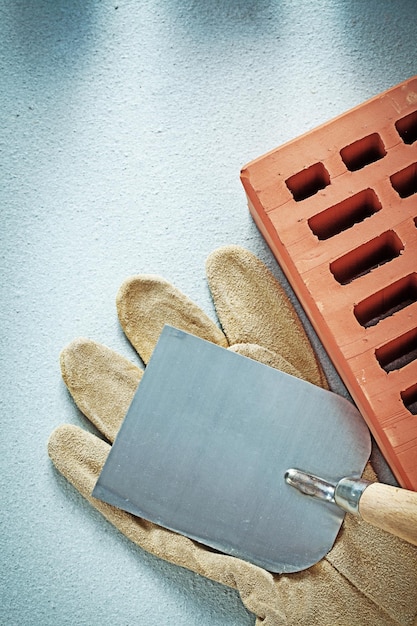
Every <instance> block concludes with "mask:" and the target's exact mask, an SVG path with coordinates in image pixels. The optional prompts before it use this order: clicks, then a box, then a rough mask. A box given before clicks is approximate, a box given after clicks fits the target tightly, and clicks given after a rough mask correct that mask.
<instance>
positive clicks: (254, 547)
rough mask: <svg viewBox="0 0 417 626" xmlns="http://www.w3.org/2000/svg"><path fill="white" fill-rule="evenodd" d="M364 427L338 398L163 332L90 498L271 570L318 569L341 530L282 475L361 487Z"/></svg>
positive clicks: (366, 441) (329, 509) (329, 511)
mask: <svg viewBox="0 0 417 626" xmlns="http://www.w3.org/2000/svg"><path fill="white" fill-rule="evenodd" d="M370 449H371V441H370V435H369V431H368V428H367V427H366V425H365V422H364V420H363V419H362V417H361V415H360V413H359V412H358V411H357V409H356V408H355V407H354V406H353V404H351V403H350V402H348V401H347V400H345V399H344V398H342V397H340V396H338V395H335V394H333V393H331V392H328V391H325V390H323V389H320V388H319V387H316V386H314V385H311V384H310V383H307V382H304V381H302V380H300V379H298V378H295V377H293V376H289V375H287V374H284V373H283V372H280V371H278V370H275V369H273V368H271V367H268V366H266V365H263V364H260V363H258V362H256V361H254V360H252V359H249V358H246V357H243V356H240V355H238V354H236V353H234V352H231V351H229V350H226V349H224V348H221V347H219V346H217V345H215V344H212V343H209V342H207V341H205V340H203V339H200V338H198V337H195V336H193V335H191V334H188V333H186V332H183V331H181V330H177V329H175V328H172V327H170V326H165V328H164V330H163V332H162V334H161V337H160V339H159V341H158V344H157V346H156V348H155V350H154V353H153V355H152V357H151V360H150V363H149V365H148V367H147V368H146V371H145V374H144V376H143V378H142V381H141V383H140V385H139V387H138V390H137V392H136V394H135V396H134V398H133V401H132V404H131V406H130V408H129V410H128V413H127V415H126V418H125V420H124V422H123V424H122V427H121V429H120V431H119V434H118V435H117V438H116V441H115V443H114V445H113V447H112V449H111V452H110V454H109V456H108V459H107V461H106V463H105V465H104V468H103V470H102V472H101V475H100V477H99V479H98V482H97V484H96V487H95V489H94V492H93V496H94V497H96V498H99V499H101V500H104V501H105V502H108V503H109V504H112V505H115V506H116V507H119V508H121V509H124V510H126V511H129V512H130V513H133V514H134V515H137V516H139V517H142V518H145V519H147V520H149V521H152V522H154V523H156V524H158V525H161V526H163V527H166V528H169V529H171V530H174V531H176V532H178V533H181V534H183V535H186V536H187V537H190V538H191V539H194V540H196V541H198V542H201V543H203V544H205V545H207V546H210V547H211V548H214V549H216V550H219V551H221V552H224V553H226V554H229V555H233V556H236V557H239V558H241V559H245V560H247V561H249V562H251V563H254V564H256V565H259V566H261V567H263V568H265V569H267V570H269V571H271V572H295V571H300V570H303V569H305V568H307V567H309V566H311V565H313V564H314V563H316V562H317V561H319V560H320V559H321V558H322V557H323V556H324V555H325V554H326V553H327V552H328V551H329V550H330V549H331V547H332V545H333V543H334V541H335V538H336V536H337V533H338V531H339V529H340V526H341V523H342V521H343V516H344V514H343V512H342V511H341V510H340V509H339V507H337V506H336V505H332V504H328V503H323V502H320V501H317V500H315V499H312V498H306V497H305V496H303V495H302V494H300V493H298V492H297V491H296V490H295V489H293V488H292V487H290V486H289V485H287V484H286V482H285V480H284V475H285V472H286V470H287V469H288V468H289V467H308V468H309V471H311V472H312V473H315V474H317V475H319V476H322V477H323V478H325V479H328V480H330V481H335V480H337V479H338V478H341V477H344V476H356V477H359V476H360V475H361V473H362V471H363V469H364V467H365V464H366V462H367V460H368V457H369V455H370Z"/></svg>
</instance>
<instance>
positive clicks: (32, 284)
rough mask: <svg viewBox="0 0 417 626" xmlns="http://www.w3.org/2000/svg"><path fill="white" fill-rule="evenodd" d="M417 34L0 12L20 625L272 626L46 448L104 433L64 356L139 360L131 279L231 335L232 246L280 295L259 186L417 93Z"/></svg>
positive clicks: (65, 8) (395, 8)
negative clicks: (129, 298)
mask: <svg viewBox="0 0 417 626" xmlns="http://www.w3.org/2000/svg"><path fill="white" fill-rule="evenodd" d="M416 27H417V11H416V6H415V1H414V0H397V1H396V2H394V1H393V0H368V1H367V2H362V1H361V0H350V1H348V0H345V1H343V0H316V1H315V2H309V1H307V0H305V1H304V2H303V1H302V0H292V1H291V0H282V1H280V0H275V1H274V0H258V1H255V0H251V1H246V0H240V1H238V0H235V1H233V0H228V1H225V0H213V1H208V2H207V1H206V0H205V1H203V0H194V1H192V0H190V1H183V2H181V1H180V0H147V1H146V0H143V1H141V2H137V1H136V2H134V1H133V0H113V1H109V2H107V1H101V2H100V1H98V0H73V1H72V2H71V1H70V0H66V1H65V0H14V1H13V2H6V1H5V0H1V1H0V42H1V57H0V67H1V83H0V84H1V89H0V119H1V125H0V133H1V139H0V145H1V159H0V178H1V192H0V193H1V204H0V207H1V209H0V210H1V247H0V251H1V270H2V281H1V310H0V321H1V339H0V348H1V395H0V402H1V428H2V430H1V433H2V437H1V444H0V445H1V456H0V459H1V460H0V463H1V471H0V476H1V478H0V480H1V487H2V490H1V528H0V529H1V534H0V537H1V539H0V544H1V554H2V574H1V576H2V579H1V590H0V605H1V615H0V622H1V624H4V625H5V626H27V625H32V624H33V625H40V626H52V625H53V626H64V625H67V624H68V625H69V624H71V625H81V624H83V625H84V624H86V625H89V626H95V625H101V626H107V625H109V626H110V625H112V626H130V625H137V624H147V625H151V626H157V625H158V626H159V625H169V624H172V625H175V626H193V625H195V626H197V625H199V626H201V624H205V625H207V626H216V625H219V626H220V625H221V626H237V625H239V626H244V625H249V624H254V623H255V618H254V616H253V615H251V614H249V613H248V612H247V611H246V610H245V608H244V607H243V605H242V604H241V602H240V599H239V597H238V595H237V593H235V592H234V591H232V590H230V589H227V588H224V587H222V586H220V585H217V584H214V583H212V582H210V581H207V580H205V579H203V578H201V577H199V576H196V575H194V574H192V573H190V572H187V571H186V570H184V569H180V568H177V567H175V566H172V565H170V564H167V563H164V562H162V561H160V560H158V559H157V558H155V557H152V556H150V555H148V554H146V553H144V552H143V551H142V550H140V549H139V548H136V547H134V546H132V545H131V544H130V543H129V542H128V541H127V540H125V538H124V537H123V536H121V535H120V534H119V533H118V532H117V531H115V530H114V529H113V528H112V527H111V526H110V525H109V524H108V523H107V522H106V521H105V520H104V519H102V518H101V516H100V515H99V514H98V513H96V512H94V511H93V510H91V508H90V507H89V506H88V504H87V503H85V502H84V501H83V499H82V498H81V497H80V496H79V495H78V493H77V492H76V491H75V490H74V489H73V488H72V487H70V486H69V485H68V484H67V483H66V481H65V480H64V479H62V478H61V477H60V476H59V475H58V474H57V473H56V472H55V471H54V469H53V467H52V466H51V463H50V462H49V459H48V457H47V453H46V442H47V439H48V436H49V433H50V432H51V431H52V430H53V428H55V427H56V426H57V425H58V424H60V423H61V422H72V423H74V424H79V425H82V426H83V427H85V428H88V424H87V421H86V420H85V419H84V418H83V416H82V415H81V414H80V413H79V411H78V410H77V409H76V408H75V406H74V404H73V402H72V401H71V398H70V396H69V395H68V393H67V392H66V389H65V386H64V384H63V382H62V381H61V378H60V372H59V366H58V356H59V352H60V350H61V348H62V347H63V346H64V345H66V344H67V343H68V342H69V341H71V340H72V339H73V338H74V337H76V336H79V335H83V336H87V337H90V338H92V339H95V340H97V341H100V342H102V343H105V344H106V345H108V346H110V347H111V348H113V349H116V350H118V351H119V352H121V353H122V354H124V355H125V356H127V357H129V358H131V359H132V360H133V361H135V362H137V361H138V359H137V357H136V356H135V354H134V352H133V350H132V348H131V347H130V345H129V344H128V342H127V340H126V339H125V338H124V336H123V333H122V332H121V330H120V328H119V325H118V321H117V317H116V311H115V304H114V299H115V295H116V292H117V289H118V287H119V285H120V283H121V282H122V280H123V279H124V278H126V277H127V276H129V275H131V274H133V273H138V272H149V273H158V274H161V275H163V276H164V277H165V278H167V279H168V280H170V281H172V282H173V283H174V284H175V285H176V286H177V287H179V288H180V289H182V290H183V291H184V292H186V293H187V294H188V295H189V296H191V297H192V298H193V299H194V300H195V301H196V302H197V303H198V304H199V305H201V306H202V307H203V308H204V309H205V310H206V311H207V312H208V313H209V314H210V315H211V316H212V317H213V318H214V311H213V306H212V303H211V300H210V295H209V292H208V289H207V286H206V282H205V277H204V260H205V257H206V256H207V255H208V254H209V252H211V251H212V250H213V249H215V248H216V247H218V246H220V245H223V244H227V243H237V244H240V245H242V246H245V247H247V248H248V249H250V250H252V251H253V252H254V253H256V254H257V255H258V256H259V257H260V258H261V259H262V260H263V261H264V262H266V263H267V265H268V266H269V267H270V268H271V269H272V270H273V272H274V273H275V275H276V276H277V277H279V278H282V275H281V272H280V270H279V268H278V266H277V264H276V263H275V261H274V259H273V257H272V255H271V253H270V251H269V250H268V248H267V246H266V244H265V243H264V241H263V240H262V238H261V236H260V234H259V233H258V231H257V229H256V227H255V226H254V224H253V222H252V220H251V218H250V216H249V213H248V211H247V208H246V202H245V196H244V193H243V189H242V187H241V184H240V181H239V170H240V168H241V167H242V166H243V165H244V164H245V163H246V162H248V161H249V160H251V159H253V158H255V157H257V156H260V155H261V154H263V153H264V152H266V151H267V150H269V149H272V148H274V147H275V146H277V145H280V144H281V143H283V142H284V141H286V140H289V139H291V138H293V137H296V136H298V135H299V134H301V133H302V132H304V131H307V130H309V129H311V128H313V127H314V126H316V125H317V124H319V123H321V122H324V121H326V120H328V119H330V118H332V117H334V116H335V115H337V114H339V113H342V112H343V111H345V110H347V109H348V108H351V107H352V106H354V105H356V104H359V103H361V102H362V101H363V100H365V99H367V98H369V97H371V96H373V95H375V94H377V93H379V92H380V91H382V90H384V89H387V88H389V87H391V86H393V85H394V84H396V83H398V82H400V81H402V80H405V79H406V78H408V77H410V76H412V75H413V74H415V73H416V67H417V64H416V56H417V55H416V47H415V41H416ZM284 283H285V281H284ZM303 319H304V318H303ZM309 332H311V331H310V330H309ZM320 354H321V356H322V358H323V360H324V362H325V365H326V368H327V371H328V372H329V373H330V375H331V379H332V381H333V384H334V388H335V390H337V391H340V392H342V393H343V386H342V385H341V384H340V381H338V379H337V376H335V374H334V372H333V370H332V368H331V366H330V364H329V362H328V360H327V359H326V356H325V355H324V353H323V351H322V350H321V351H320Z"/></svg>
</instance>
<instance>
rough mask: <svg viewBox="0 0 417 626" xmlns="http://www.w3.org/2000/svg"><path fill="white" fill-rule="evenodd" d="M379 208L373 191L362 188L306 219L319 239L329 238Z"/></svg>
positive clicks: (361, 220)
mask: <svg viewBox="0 0 417 626" xmlns="http://www.w3.org/2000/svg"><path fill="white" fill-rule="evenodd" d="M380 209H381V203H380V201H379V199H378V196H377V195H376V193H375V191H374V190H373V189H364V191H361V192H360V193H357V194H355V195H354V196H351V197H350V198H347V199H346V200H343V201H342V202H339V203H338V204H335V205H334V206H332V207H330V208H329V209H326V210H325V211H322V212H321V213H318V214H317V215H314V216H313V217H311V218H310V219H309V220H308V225H309V227H310V229H311V230H312V232H313V233H314V234H315V235H316V236H317V237H318V238H319V239H320V240H324V239H329V238H330V237H333V236H334V235H338V234H339V233H341V232H343V231H344V230H348V229H349V228H351V227H352V226H354V224H358V223H359V222H363V221H364V220H365V219H366V218H367V217H371V215H373V214H374V213H376V212H377V211H379V210H380Z"/></svg>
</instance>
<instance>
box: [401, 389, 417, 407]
mask: <svg viewBox="0 0 417 626" xmlns="http://www.w3.org/2000/svg"><path fill="white" fill-rule="evenodd" d="M401 400H402V401H403V403H404V406H405V408H406V409H407V410H408V411H410V413H412V414H413V415H417V384H415V385H412V386H411V387H409V388H408V389H406V390H405V391H402V392H401Z"/></svg>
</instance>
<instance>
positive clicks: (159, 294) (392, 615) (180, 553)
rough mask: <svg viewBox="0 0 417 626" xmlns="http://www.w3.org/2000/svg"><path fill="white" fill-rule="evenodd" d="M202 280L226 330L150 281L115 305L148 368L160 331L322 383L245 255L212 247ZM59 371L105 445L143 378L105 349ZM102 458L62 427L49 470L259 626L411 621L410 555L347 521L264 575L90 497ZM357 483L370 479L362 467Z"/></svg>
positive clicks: (414, 610) (78, 349)
mask: <svg viewBox="0 0 417 626" xmlns="http://www.w3.org/2000/svg"><path fill="white" fill-rule="evenodd" d="M207 276H208V282H209V286H210V290H211V293H212V296H213V300H214V303H215V307H216V311H217V314H218V317H219V320H220V323H221V327H222V329H223V332H222V331H221V330H220V329H219V328H218V327H217V326H216V325H215V324H214V323H213V322H212V321H211V320H210V319H209V318H208V317H207V316H206V315H205V314H204V313H203V312H202V311H201V310H200V309H199V308H198V307H197V306H196V305H195V304H194V303H193V302H191V301H190V300H189V299H188V298H186V297H185V296H184V295H182V294H181V293H180V292H179V291H177V290H176V289H175V288H174V287H172V286H171V285H170V284H168V283H167V282H165V281H164V280H162V279H161V278H158V277H155V276H148V275H146V276H143V275H142V276H136V277H133V278H130V279H128V280H127V281H125V283H124V284H123V285H122V287H121V289H120V291H119V294H118V297H117V309H118V314H119V319H120V322H121V325H122V327H123V329H124V331H125V333H126V335H127V336H128V338H129V339H130V341H131V343H132V344H133V346H134V347H135V348H136V350H137V351H138V353H139V355H140V356H141V358H142V359H143V361H144V363H145V364H146V363H147V362H148V360H149V357H150V355H151V353H152V350H153V348H154V346H155V344H156V342H157V339H158V337H159V334H160V332H161V330H162V328H163V325H164V324H165V323H168V324H171V325H173V326H176V327H178V328H181V329H183V330H186V331H189V332H191V333H193V334H196V335H199V336H200V337H202V338H204V339H208V340H209V341H213V342H215V343H217V344H219V345H221V346H225V347H229V348H230V349H231V350H234V351H236V352H240V353H242V354H244V355H246V356H250V357H252V358H255V359H258V360H261V361H263V362H265V363H267V364H269V365H272V366H274V367H277V368H279V369H282V370H284V371H286V372H287V373H290V374H293V375H296V376H299V377H302V378H305V379H307V380H309V381H310V382H312V383H315V384H317V385H321V386H323V387H326V386H327V382H326V379H325V376H324V374H323V371H322V369H321V367H320V365H319V363H318V361H317V359H316V356H315V354H314V352H313V349H312V347H311V345H310V343H309V341H308V338H307V335H306V333H305V331H304V329H303V327H302V325H301V323H300V321H299V319H298V317H297V315H296V314H295V311H294V310H293V307H292V305H291V304H290V302H289V301H288V298H287V297H286V295H285V292H284V291H283V289H282V287H281V286H280V285H279V284H278V283H277V282H276V280H275V279H274V278H273V276H272V275H271V274H270V272H269V271H268V270H267V269H266V267H265V266H264V265H263V264H262V263H261V262H260V261H259V260H258V259H256V258H255V257H254V256H253V255H252V254H251V253H249V252H247V251H245V250H243V249H242V248H239V247H236V246H228V247H225V248H222V249H220V250H217V251H215V252H214V253H213V254H212V255H210V257H209V258H208V260H207ZM61 367H62V375H63V378H64V381H65V383H66V384H67V386H68V389H69V391H70V392H71V394H72V396H73V398H74V400H75V402H76V404H77V406H78V407H79V408H80V409H81V411H82V412H83V413H84V414H85V415H86V416H87V418H88V419H89V420H91V422H92V423H93V424H94V425H95V426H96V427H97V428H98V430H99V431H100V432H101V433H102V434H103V435H104V436H105V437H106V439H107V440H108V441H109V442H110V443H111V442H112V441H113V440H114V437H115V435H116V433H117V431H118V429H119V427H120V425H121V423H122V420H123V418H124V415H125V414H126V411H127V409H128V407H129V404H130V402H131V399H132V396H133V394H134V392H135V389H136V387H137V385H138V383H139V381H140V378H141V376H142V371H141V370H140V369H138V368H137V367H136V366H135V365H133V364H131V363H130V362H129V361H127V360H126V359H125V358H123V357H121V356H120V355H118V354H116V353H115V352H113V351H112V350H110V349H108V348H106V347H105V346H103V345H100V344H97V343H95V342H93V341H89V340H87V339H78V340H76V341H74V342H73V343H71V344H70V345H69V346H68V347H67V348H66V349H64V350H63V352H62V355H61ZM109 450H110V445H109V444H108V443H106V442H104V441H103V440H102V439H99V438H98V437H95V436H94V435H92V434H89V433H87V432H85V431H83V430H82V429H80V428H78V427H76V426H71V425H63V426H60V427H59V428H57V429H56V430H55V431H54V432H53V433H52V435H51V437H50V439H49V443H48V451H49V455H50V457H51V459H52V461H53V463H54V464H55V466H56V467H57V468H58V470H59V471H60V472H61V473H62V474H63V475H64V476H65V477H66V478H67V479H68V480H69V481H70V482H71V483H72V484H73V485H74V486H75V487H76V488H77V489H78V490H79V491H80V493H81V494H82V495H83V496H84V497H85V498H86V499H87V500H88V501H89V502H90V503H91V504H92V505H93V506H94V507H95V508H96V509H98V510H99V511H100V512H101V513H102V514H103V515H104V516H105V517H106V518H107V519H108V520H109V521H110V522H111V523H112V524H114V526H116V527H117V528H118V529H119V530H120V531H121V532H122V533H124V534H125V535H126V536H127V537H128V538H130V539H131V540H132V541H134V542H135V543H136V544H138V545H139V546H141V547H142V548H144V549H145V550H147V551H149V552H151V553H153V554H155V555H157V556H159V557H161V558H163V559H166V560H168V561H171V562H172V563H176V564H178V565H181V566H183V567H187V568H189V569H191V570H193V571H194V572H197V573H199V574H201V575H203V576H206V577H207V578H210V579H212V580H215V581H218V582H220V583H223V584H224V585H228V586H230V587H233V588H235V589H237V590H238V591H239V593H240V596H241V598H242V601H243V603H244V604H245V606H246V607H247V609H248V610H249V611H251V612H253V613H254V614H255V615H256V617H257V620H256V624H257V625H258V626H260V625H261V624H263V626H279V625H303V626H313V625H320V626H365V625H366V626H371V625H372V626H393V625H394V624H397V625H398V624H401V625H404V626H406V625H407V626H408V625H412V624H417V619H416V615H417V548H415V547H413V546H411V545H409V544H407V543H405V542H404V541H402V540H400V539H397V538H395V537H393V536H391V535H388V534H386V533H384V532H383V531H380V530H377V529H376V528H374V527H372V526H369V525H367V524H366V523H364V522H362V521H360V520H358V519H357V518H355V517H353V516H350V515H347V516H346V520H345V522H344V524H343V526H342V529H341V531H340V533H339V536H338V538H337V540H336V543H335V545H334V547H333V549H332V550H331V551H330V552H329V554H328V555H327V556H326V557H325V558H324V559H323V560H322V561H321V562H320V563H318V564H317V565H314V566H313V567H310V568H309V569H308V570H305V571H303V572H299V573H296V574H288V575H272V574H271V573H269V572H267V571H265V570H263V569H261V568H259V567H257V566H255V565H252V564H250V563H247V562H245V561H242V560H239V559H236V558H234V557H231V556H226V555H223V554H218V553H215V552H212V551H211V550H210V549H208V548H205V547H204V546H202V545H200V544H198V543H196V542H195V541H192V540H190V539H187V538H186V537H183V536H181V535H177V534H175V533H173V532H171V531H169V530H165V529H163V528H160V527H158V526H156V525H155V524H152V523H150V522H147V521H145V520H142V519H140V518H138V517H134V516H132V515H130V514H129V513H126V512H124V511H121V510H119V509H116V508H114V507H112V506H110V505H107V504H105V503H103V502H101V501H99V500H96V499H94V498H92V497H91V492H92V490H93V487H94V485H95V483H96V481H97V478H98V476H99V473H100V471H101V468H102V466H103V464H104V462H105V459H106V457H107V455H108V452H109ZM365 475H366V477H367V478H368V479H370V480H375V475H374V473H373V471H372V469H371V467H370V465H369V464H368V466H367V468H366V471H365Z"/></svg>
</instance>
